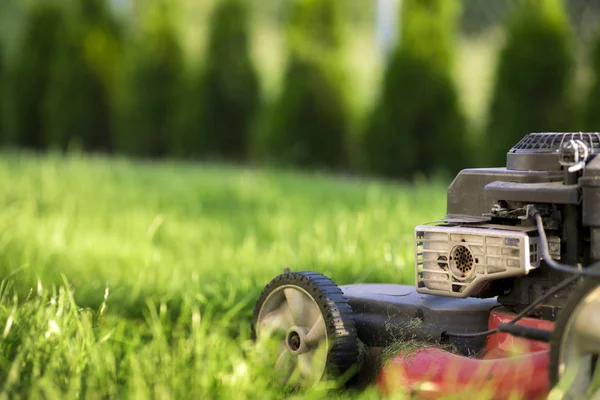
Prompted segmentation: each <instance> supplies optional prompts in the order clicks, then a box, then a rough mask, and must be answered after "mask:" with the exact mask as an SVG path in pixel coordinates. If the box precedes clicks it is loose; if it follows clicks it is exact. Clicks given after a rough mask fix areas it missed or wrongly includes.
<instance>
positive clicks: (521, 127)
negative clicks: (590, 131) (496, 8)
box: [485, 0, 578, 166]
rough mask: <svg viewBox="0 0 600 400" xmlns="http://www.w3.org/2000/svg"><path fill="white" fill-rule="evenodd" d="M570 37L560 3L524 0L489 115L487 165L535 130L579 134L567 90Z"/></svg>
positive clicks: (512, 24)
mask: <svg viewBox="0 0 600 400" xmlns="http://www.w3.org/2000/svg"><path fill="white" fill-rule="evenodd" d="M571 36H572V32H571V28H570V26H569V21H568V19H567V17H566V14H565V11H564V6H563V2H562V1H561V0H522V1H521V2H520V3H519V6H518V8H517V9H516V10H515V12H514V13H513V14H512V15H511V16H510V19H509V21H508V27H507V38H506V44H505V46H504V48H503V49H502V50H501V53H500V58H499V61H498V66H497V71H496V79H495V89H494V94H493V98H492V100H491V104H490V110H489V116H488V128H487V132H486V134H487V138H486V143H485V146H486V147H487V149H488V151H487V155H488V158H487V163H488V164H489V165H495V166H503V165H505V164H506V152H507V151H508V150H509V149H510V148H511V147H512V146H513V145H514V144H515V143H517V142H518V141H519V140H520V139H521V138H522V137H523V136H525V135H526V134H528V133H530V132H536V131H554V132H556V131H562V130H568V131H571V130H577V129H578V128H577V127H576V126H574V124H573V107H572V102H571V99H570V95H569V91H570V86H571V83H572V70H573V50H572V42H571V39H572V37H571Z"/></svg>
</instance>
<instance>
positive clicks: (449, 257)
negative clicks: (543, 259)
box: [415, 224, 540, 298]
mask: <svg viewBox="0 0 600 400" xmlns="http://www.w3.org/2000/svg"><path fill="white" fill-rule="evenodd" d="M534 231H535V227H523V226H514V227H511V226H498V225H491V224H484V225H477V226H473V225H469V226H444V225H438V226H428V225H423V226H417V227H416V228H415V273H416V280H415V282H416V285H417V291H418V292H419V293H426V294H435V295H442V296H449V297H463V298H464V297H477V295H478V294H479V292H480V291H482V290H483V289H485V287H486V286H487V284H488V283H489V282H490V281H493V280H498V279H505V278H514V277H519V276H525V275H527V274H529V272H530V271H531V270H533V269H535V268H538V267H539V266H540V255H539V254H538V240H539V239H538V238H537V237H533V236H530V235H529V233H530V232H534Z"/></svg>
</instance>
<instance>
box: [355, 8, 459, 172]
mask: <svg viewBox="0 0 600 400" xmlns="http://www.w3.org/2000/svg"><path fill="white" fill-rule="evenodd" d="M457 5H458V3H456V2H453V1H447V0H404V2H403V10H402V11H403V12H402V25H401V26H402V31H401V33H400V38H401V39H400V43H399V44H398V47H397V49H396V51H395V53H394V55H393V57H392V60H391V63H390V66H389V67H388V69H387V72H386V74H385V78H384V83H383V85H382V88H381V90H382V94H381V96H380V99H379V102H378V103H377V105H376V107H375V110H374V111H373V114H372V116H371V120H370V123H369V126H368V129H367V132H366V133H365V135H364V140H363V148H364V151H365V158H366V166H367V168H368V170H370V171H371V172H373V173H376V174H378V175H383V176H389V177H402V178H410V177H411V176H412V174H413V173H414V172H415V171H421V172H425V173H432V172H437V171H438V170H449V171H450V172H453V173H454V172H457V171H458V170H459V169H460V168H461V167H462V166H464V165H466V162H465V158H466V156H467V152H466V140H465V137H466V129H467V127H466V121H465V118H464V116H463V114H462V109H461V107H460V104H459V100H458V95H457V92H456V88H455V85H454V81H453V74H452V71H453V65H454V57H453V55H454V52H455V48H454V42H455V37H456V23H457V16H458V9H457Z"/></svg>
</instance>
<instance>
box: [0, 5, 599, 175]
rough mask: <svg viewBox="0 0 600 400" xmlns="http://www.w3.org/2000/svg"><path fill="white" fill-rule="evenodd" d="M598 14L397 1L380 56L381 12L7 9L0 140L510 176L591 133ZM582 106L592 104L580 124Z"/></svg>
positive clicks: (2, 11) (567, 8)
mask: <svg viewBox="0 0 600 400" xmlns="http://www.w3.org/2000/svg"><path fill="white" fill-rule="evenodd" d="M391 1H395V0H391ZM598 4H600V3H598V2H596V1H591V0H572V1H566V0H498V1H493V2H490V1H484V0H448V1H441V0H403V7H402V14H401V18H400V19H399V21H400V22H401V25H400V26H399V27H400V29H399V30H400V32H399V40H398V43H396V47H395V51H394V53H393V54H392V55H391V57H390V58H387V56H386V55H385V54H383V53H382V52H381V48H382V47H383V46H378V43H377V38H378V37H379V36H380V35H378V33H381V30H378V26H377V24H378V21H379V22H381V21H380V18H381V17H382V15H383V13H384V12H385V8H381V9H378V7H379V6H382V5H385V4H384V3H378V2H377V1H374V0H354V1H352V2H340V1H334V0H322V1H319V0H264V1H261V2H255V1H250V0H206V1H205V0H202V1H195V0H174V1H168V0H87V1H86V0H60V1H52V0H26V1H19V0H4V1H2V2H0V46H1V45H2V44H4V45H5V48H6V53H7V57H6V63H5V65H4V75H5V78H4V79H3V81H4V88H0V93H2V96H1V97H2V99H1V100H2V101H1V102H0V110H2V112H1V114H0V134H1V136H2V141H3V142H4V143H8V144H12V145H17V146H21V147H25V148H31V149H36V150H43V149H46V148H48V147H55V146H57V147H60V148H63V149H64V148H68V147H69V146H70V145H75V146H80V147H82V148H83V149H84V150H91V151H108V152H117V153H125V154H130V155H138V156H143V157H161V156H167V155H173V156H180V157H193V158H196V159H204V160H231V161H246V160H247V159H248V158H249V157H250V156H253V157H254V161H257V162H258V163H269V162H274V163H277V164H283V165H292V166H298V167H308V168H327V169H337V170H348V169H349V168H352V170H353V172H356V173H365V172H367V173H371V174H376V175H383V176H387V177H396V178H411V177H413V176H414V174H415V173H420V172H422V173H425V174H427V175H432V174H436V173H438V172H439V171H441V170H445V171H446V172H450V173H453V172H455V171H457V170H458V169H460V168H463V167H467V166H471V165H475V164H476V163H477V161H485V164H486V165H489V164H490V163H493V164H496V165H503V164H504V156H505V153H506V151H507V150H508V149H509V148H510V147H511V146H512V145H513V144H514V143H515V142H516V141H518V140H519V139H520V138H521V137H522V136H523V135H525V134H526V133H528V132H529V131H533V130H553V131H557V130H577V129H580V128H581V127H580V126H578V125H577V124H576V121H575V116H579V115H583V116H584V117H585V125H587V126H586V127H588V128H594V126H596V125H597V122H596V121H595V120H594V118H595V117H596V113H595V112H594V110H596V109H597V108H598V107H600V105H599V104H598V103H600V100H595V98H596V94H595V93H596V92H597V90H596V89H597V88H598V87H600V86H599V85H600V83H598V82H597V81H595V80H594V79H596V78H594V76H595V75H594V74H593V73H591V74H589V73H588V70H587V66H588V64H587V62H588V60H587V58H586V55H587V54H588V52H587V50H588V49H587V47H586V46H587V44H588V42H587V41H586V40H583V39H582V38H583V36H586V32H588V31H590V27H591V26H593V25H594V24H596V25H597V18H595V16H597V15H598V12H599V11H600V6H599V5H598ZM388 6H390V8H389V10H391V9H394V7H393V4H388ZM505 31H506V32H505ZM282 33H283V35H280V34H282ZM390 33H391V32H390ZM459 33H462V34H463V35H462V36H459ZM465 33H466V35H465ZM504 33H506V38H505V35H504ZM573 33H577V34H578V37H576V38H577V40H578V41H577V42H576V43H575V42H574V41H573V40H572V39H575V36H574V35H573ZM473 34H478V35H480V37H479V38H473ZM278 36H284V38H283V40H281V39H280V38H279V37H278ZM504 39H506V40H505V43H504V44H505V46H504V48H503V49H502V51H501V52H500V62H499V63H498V65H497V66H496V67H497V68H496V69H497V71H496V72H497V74H496V79H495V82H494V84H495V88H494V90H493V93H491V94H492V101H491V104H488V99H487V97H488V92H492V91H491V90H488V86H489V85H488V82H491V79H490V78H489V76H490V72H492V68H490V67H489V66H492V65H495V64H494V63H496V50H495V49H496V48H500V46H501V44H502V43H503V40H504ZM598 40H600V39H598ZM575 45H577V47H575ZM597 46H600V44H599V45H597ZM482 48H485V49H486V50H485V51H483V52H482V51H481V49H482ZM599 52H600V50H596V55H593V56H592V57H591V58H592V64H594V65H593V67H594V68H595V69H598V64H600V61H598V58H600V56H598V55H597V53H599ZM475 53H477V54H475ZM479 53H485V55H483V56H481V57H480V55H479ZM575 54H576V55H577V58H576V59H575V57H574V55H575ZM367 57H368V58H369V60H366V58H367ZM255 62H256V64H255ZM459 63H462V65H460V67H461V68H460V70H457V73H456V74H455V72H454V69H455V66H456V65H459ZM574 63H576V65H575V66H576V67H577V74H576V75H575V74H572V72H573V66H574V65H573V64H574ZM480 70H485V71H486V72H485V73H479V72H477V73H476V74H473V72H474V71H480ZM488 70H489V71H490V72H487V71H488ZM455 75H456V78H458V80H457V82H458V84H459V85H460V96H459V94H458V93H457V92H458V89H457V88H456V87H455V82H454V78H455ZM472 75H476V76H474V77H473V76H472ZM588 78H591V80H588ZM381 79H382V82H380V80H381ZM590 82H591V83H593V82H596V83H595V85H596V86H594V89H593V90H591V91H590V90H589V89H588V86H586V85H588V84H589V83H590ZM579 89H583V90H579ZM579 93H589V99H588V101H587V103H588V104H587V106H586V107H579V108H577V109H576V108H575V105H578V102H579V101H581V102H582V103H583V99H580V98H577V97H576V96H578V94H579ZM570 95H572V97H573V98H571V96H570ZM373 103H375V104H373ZM463 104H464V105H465V106H466V107H465V110H468V111H469V112H468V114H467V115H468V120H467V118H465V116H464V115H463V114H464V113H463V111H464V110H463V107H462V106H463ZM583 108H586V110H583ZM482 110H487V111H488V112H487V115H485V114H486V113H485V112H483V111H482ZM257 116H258V118H257ZM486 124H487V129H482V126H484V125H486ZM480 132H482V133H483V136H482V135H475V134H472V133H480ZM483 137H486V138H489V141H485V143H484V141H483V140H482V138H483ZM474 142H479V143H480V144H479V146H480V147H481V148H482V149H477V148H473V144H474ZM483 147H485V149H483ZM475 150H481V151H475ZM484 150H485V151H484ZM471 155H475V156H476V157H480V158H481V160H475V159H474V157H471Z"/></svg>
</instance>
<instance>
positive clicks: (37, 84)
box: [5, 1, 65, 149]
mask: <svg viewBox="0 0 600 400" xmlns="http://www.w3.org/2000/svg"><path fill="white" fill-rule="evenodd" d="M25 23H26V25H25V28H24V33H23V36H22V40H21V43H20V45H19V46H18V50H17V55H16V59H15V61H14V63H13V65H12V66H11V67H10V70H9V72H8V74H9V75H10V76H9V78H8V93H7V97H6V98H7V99H10V102H8V103H7V105H6V108H5V110H6V113H5V116H6V120H7V121H6V135H7V138H6V139H7V140H6V141H7V142H9V143H11V144H15V145H19V146H23V147H26V148H33V149H42V148H44V147H45V146H46V142H45V140H44V135H45V132H44V131H45V125H44V123H45V121H44V111H43V108H44V106H43V104H44V99H46V97H47V94H48V89H49V82H50V75H51V69H52V64H53V62H52V60H53V58H54V56H55V54H56V52H57V48H58V44H59V43H58V40H59V35H61V34H62V33H61V32H60V31H61V30H62V28H63V25H64V23H65V18H64V13H63V9H62V8H61V7H60V5H58V4H56V3H52V2H45V1H44V2H35V3H33V4H32V5H31V6H30V7H29V8H28V9H27V17H26V19H25Z"/></svg>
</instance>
